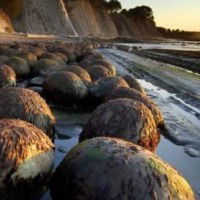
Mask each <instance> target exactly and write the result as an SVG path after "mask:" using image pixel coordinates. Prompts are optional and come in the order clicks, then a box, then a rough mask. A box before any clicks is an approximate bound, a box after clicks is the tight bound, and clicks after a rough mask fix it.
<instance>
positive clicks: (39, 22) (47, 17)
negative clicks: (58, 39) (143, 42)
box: [0, 0, 160, 39]
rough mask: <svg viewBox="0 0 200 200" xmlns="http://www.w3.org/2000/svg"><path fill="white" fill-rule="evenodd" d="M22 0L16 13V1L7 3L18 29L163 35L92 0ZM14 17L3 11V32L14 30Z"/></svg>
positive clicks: (85, 34)
mask: <svg viewBox="0 0 200 200" xmlns="http://www.w3.org/2000/svg"><path fill="white" fill-rule="evenodd" d="M15 1H17V0H15ZM18 1H20V5H21V6H20V9H18V10H17V11H18V12H17V14H15V15H14V16H13V15H12V14H11V12H12V10H13V9H14V8H13V6H12V4H9V3H5V4H6V11H7V13H8V15H9V16H10V19H11V21H12V23H13V26H14V30H15V31H16V32H23V33H31V34H32V33H33V34H48V35H49V34H50V35H58V36H68V37H69V36H72V37H77V36H80V37H92V38H94V37H95V38H106V39H109V38H117V37H123V38H136V37H137V38H138V37H154V36H160V34H159V33H158V31H157V30H156V27H155V25H154V23H152V22H151V21H144V20H143V21H142V20H132V19H130V18H128V17H125V16H123V15H115V16H111V15H110V14H108V13H107V12H106V11H105V10H104V9H103V8H101V7H98V6H96V5H94V4H93V3H91V1H90V0H42V1H41V0H32V1H30V0H18ZM15 4H16V5H18V4H17V3H15ZM9 8H10V10H9ZM10 19H9V17H8V16H7V15H6V14H5V13H4V12H3V11H0V32H12V31H13V28H12V24H11V22H10Z"/></svg>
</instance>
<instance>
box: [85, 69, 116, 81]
mask: <svg viewBox="0 0 200 200" xmlns="http://www.w3.org/2000/svg"><path fill="white" fill-rule="evenodd" d="M86 70H87V71H88V73H89V74H90V76H91V79H92V81H96V80H98V79H101V78H107V77H112V73H111V72H110V71H109V70H108V69H107V68H105V67H104V66H102V65H90V66H89V67H87V68H86Z"/></svg>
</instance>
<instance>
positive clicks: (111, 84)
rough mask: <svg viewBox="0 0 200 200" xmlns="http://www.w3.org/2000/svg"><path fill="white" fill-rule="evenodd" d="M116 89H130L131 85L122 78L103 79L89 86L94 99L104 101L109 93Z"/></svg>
mask: <svg viewBox="0 0 200 200" xmlns="http://www.w3.org/2000/svg"><path fill="white" fill-rule="evenodd" d="M115 87H129V85H128V84H127V83H126V81H125V80H124V79H123V78H121V77H109V78H103V79H100V80H98V81H95V82H93V83H91V84H88V88H89V94H90V96H91V97H92V98H94V99H100V100H103V99H104V98H105V97H106V95H107V93H108V92H110V91H111V90H112V89H114V88H115Z"/></svg>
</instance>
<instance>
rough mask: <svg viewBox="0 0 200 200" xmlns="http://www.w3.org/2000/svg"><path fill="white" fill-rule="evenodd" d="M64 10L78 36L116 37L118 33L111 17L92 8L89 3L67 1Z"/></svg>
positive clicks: (85, 1) (83, 0)
mask: <svg viewBox="0 0 200 200" xmlns="http://www.w3.org/2000/svg"><path fill="white" fill-rule="evenodd" d="M66 9H67V11H68V13H69V16H70V19H71V21H72V24H73V25H74V28H75V29H76V31H77V33H78V34H79V35H81V36H92V37H104V38H110V37H117V35H118V33H117V30H116V27H115V25H114V23H113V21H112V19H111V17H110V16H109V15H108V14H107V13H106V12H105V11H104V10H102V9H100V8H96V7H94V6H93V5H92V4H91V3H90V1H88V0H76V1H74V0H68V1H66Z"/></svg>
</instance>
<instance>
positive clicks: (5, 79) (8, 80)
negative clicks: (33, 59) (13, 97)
mask: <svg viewBox="0 0 200 200" xmlns="http://www.w3.org/2000/svg"><path fill="white" fill-rule="evenodd" d="M14 86H16V74H15V71H14V70H13V69H12V68H11V67H9V66H8V65H0V88H3V87H14Z"/></svg>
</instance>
